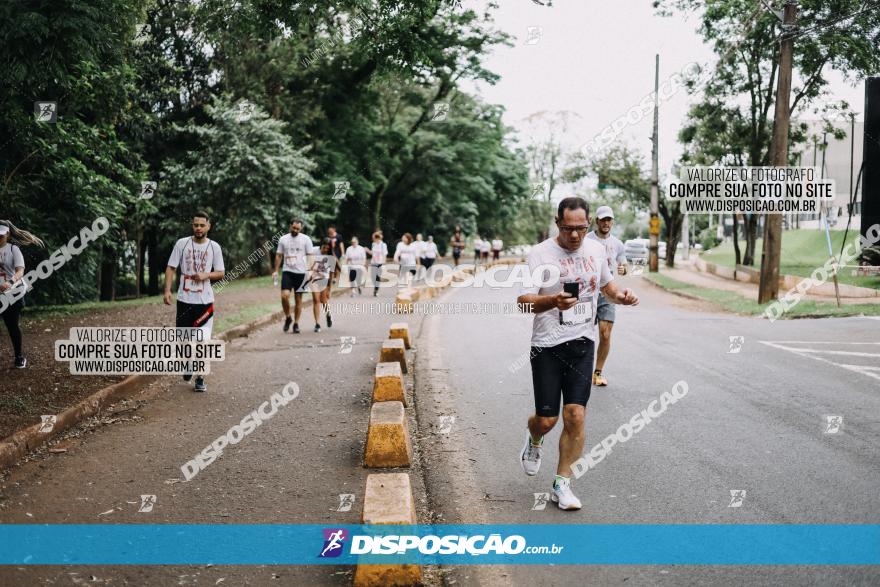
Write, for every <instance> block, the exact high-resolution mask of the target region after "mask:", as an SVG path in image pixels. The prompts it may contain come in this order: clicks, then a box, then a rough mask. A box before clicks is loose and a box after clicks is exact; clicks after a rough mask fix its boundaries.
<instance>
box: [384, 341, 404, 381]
mask: <svg viewBox="0 0 880 587" xmlns="http://www.w3.org/2000/svg"><path fill="white" fill-rule="evenodd" d="M405 348H406V346H405V345H404V342H403V341H402V340H400V339H399V338H389V339H388V340H383V341H382V350H381V351H380V352H379V362H380V363H390V362H397V363H400V370H401V371H402V372H404V373H406V351H405V350H404V349H405Z"/></svg>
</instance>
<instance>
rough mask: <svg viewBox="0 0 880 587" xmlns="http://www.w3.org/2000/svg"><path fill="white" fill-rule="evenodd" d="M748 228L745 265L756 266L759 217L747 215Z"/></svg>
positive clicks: (746, 224)
mask: <svg viewBox="0 0 880 587" xmlns="http://www.w3.org/2000/svg"><path fill="white" fill-rule="evenodd" d="M745 228H746V254H745V257H743V262H742V264H743V265H749V266H751V265H754V264H755V241H756V240H757V239H758V215H757V214H747V215H746V217H745Z"/></svg>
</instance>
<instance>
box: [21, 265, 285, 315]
mask: <svg viewBox="0 0 880 587" xmlns="http://www.w3.org/2000/svg"><path fill="white" fill-rule="evenodd" d="M261 287H266V288H268V287H272V277H271V276H270V275H266V276H263V277H254V278H249V279H245V278H241V279H236V280H233V281H231V282H229V283H228V285H226V286H225V287H224V288H223V289H222V290H221V291H220V292H218V293H217V296H218V297H221V296H224V295H226V294H227V293H233V292H237V291H247V290H251V289H258V288H261ZM175 291H176V290H175ZM161 303H162V296H161V295H159V296H145V297H142V298H136V299H130V300H117V301H113V302H82V303H79V304H58V305H51V306H26V307H25V309H24V313H25V315H26V316H27V317H28V318H30V319H31V320H37V321H42V320H52V319H55V318H59V317H66V316H72V315H75V314H81V313H83V312H93V311H96V310H97V311H100V310H107V309H110V308H124V307H130V306H142V305H144V304H161Z"/></svg>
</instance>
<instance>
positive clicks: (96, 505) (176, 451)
mask: <svg viewBox="0 0 880 587" xmlns="http://www.w3.org/2000/svg"><path fill="white" fill-rule="evenodd" d="M396 291H397V290H396V288H383V289H382V290H380V294H379V298H378V300H377V299H376V298H373V297H372V295H365V296H363V297H360V298H349V297H348V296H347V294H341V295H339V296H338V297H334V299H333V302H334V304H346V305H351V304H353V303H365V304H370V303H371V302H374V301H381V302H387V303H389V304H390V303H393V300H394V297H393V296H394V294H395V293H396ZM365 293H367V292H366V291H365ZM369 293H370V294H371V293H372V292H371V291H370V292H369ZM276 296H277V294H276ZM279 307H280V304H279ZM401 320H405V321H407V322H409V324H410V329H411V332H412V334H413V336H414V337H415V336H417V334H418V332H419V329H420V323H421V321H422V316H419V315H409V316H405V317H401V316H399V315H379V316H377V315H370V314H361V315H343V314H341V313H339V314H337V315H335V316H334V325H333V327H332V328H327V327H326V325H325V323H324V322H323V317H322V331H321V332H320V333H314V332H312V327H313V326H314V320H313V319H312V314H311V309H310V308H305V309H304V311H303V316H302V318H301V320H300V325H301V327H302V333H301V334H298V335H293V334H291V333H283V332H282V330H281V322H280V321H279V322H278V323H274V324H272V325H270V326H267V327H265V328H263V329H261V330H259V331H257V332H254V333H252V334H251V335H250V336H249V337H247V338H240V339H236V340H233V341H230V342H229V343H227V360H226V361H224V362H222V363H219V364H217V365H216V366H215V367H214V368H213V369H212V373H211V375H209V376H208V377H207V378H206V380H207V384H208V391H207V393H204V394H197V393H193V392H192V390H191V384H184V383H183V382H182V381H181V380H180V379H178V378H172V377H167V378H163V381H162V382H161V383H160V384H157V385H154V386H153V387H151V388H150V389H149V390H146V391H145V392H143V393H142V394H140V395H138V396H137V397H136V398H135V399H136V400H138V401H137V404H139V407H138V409H136V410H135V411H133V412H130V413H127V414H125V416H124V417H120V418H118V419H117V421H116V422H115V423H113V424H112V425H104V426H101V427H98V428H96V429H92V430H87V433H83V432H82V431H80V432H79V433H78V434H71V435H69V438H68V439H67V440H64V441H62V442H64V443H65V448H66V450H67V452H66V453H62V454H48V453H46V452H45V451H42V452H41V454H40V455H39V456H37V457H36V458H35V459H34V460H32V461H31V462H28V463H25V464H24V465H22V466H20V467H17V468H15V469H13V470H12V471H10V472H9V474H8V477H7V478H6V479H3V480H2V481H0V523H50V524H51V523H80V524H82V523H164V524H168V523H179V524H193V523H207V524H217V523H222V524H231V523H253V524H259V523H263V524H305V523H312V524H327V525H333V524H356V523H359V522H360V513H361V509H362V504H363V502H362V500H363V488H364V486H365V479H366V476H367V474H368V473H369V470H367V469H364V468H363V466H362V457H363V449H364V442H365V439H366V436H367V434H366V431H367V424H368V420H369V410H370V400H371V394H372V379H373V373H374V369H375V365H376V362H377V359H378V354H379V349H380V346H381V342H382V341H383V340H384V339H385V338H387V335H388V326H389V325H390V324H391V323H393V322H398V321H401ZM341 336H354V337H356V341H355V343H354V345H353V346H352V348H351V351H350V352H347V353H343V352H340V351H342V350H343V349H342V347H341V344H340V337H341ZM416 352H417V351H416ZM291 381H293V382H296V384H297V385H298V386H299V389H300V392H299V395H298V397H296V399H294V400H292V401H291V402H290V403H289V404H287V405H286V406H283V407H279V408H278V410H277V413H275V415H274V416H272V417H271V419H267V420H265V421H263V422H262V424H260V425H259V426H258V427H256V428H255V429H254V430H253V431H252V432H250V433H249V434H247V435H246V436H245V437H244V438H242V439H240V440H239V442H237V443H236V444H230V445H229V446H227V447H226V448H225V449H223V452H222V456H220V457H219V458H217V459H216V460H214V461H213V462H212V463H210V464H209V465H207V466H206V467H205V468H204V469H203V470H202V471H201V472H199V473H198V474H197V475H196V476H195V477H194V478H192V479H191V480H190V481H184V480H183V479H184V476H183V474H182V473H181V469H180V468H181V466H182V465H183V464H184V463H187V462H188V461H190V460H191V459H193V458H194V457H195V456H196V455H198V454H199V453H200V452H201V451H202V450H203V449H205V448H206V447H207V446H209V445H210V444H212V443H213V442H214V441H215V440H216V439H218V438H219V437H221V436H223V435H226V434H227V432H228V431H229V430H230V428H231V427H233V426H234V425H237V424H239V422H241V420H242V418H244V417H245V416H247V415H248V414H249V413H251V412H252V411H253V410H255V409H257V408H258V407H259V406H260V405H261V404H262V403H263V402H265V401H267V400H269V399H270V397H271V396H272V394H274V393H276V392H280V391H281V390H282V389H283V388H284V387H285V385H287V384H288V383H289V382H291ZM411 385H412V379H411V376H409V377H407V387H411ZM413 426H414V425H413ZM414 429H415V428H414ZM410 477H411V479H412V482H413V485H414V487H413V493H414V496H415V499H416V506H417V508H418V509H420V510H423V508H424V507H425V504H426V501H425V492H424V487H423V484H422V481H421V479H422V476H421V474H420V472H419V468H418V458H416V459H415V465H414V467H413V468H412V470H411V475H410ZM342 494H354V496H355V497H354V503H353V504H352V505H351V507H350V510H349V511H337V509H338V508H339V504H340V495H342ZM142 495H155V496H156V502H155V505H154V507H153V509H152V511H151V512H139V511H138V509H139V506H140V504H141V496H142ZM420 515H423V513H422V512H420ZM279 547H281V546H279ZM318 547H320V545H319V544H318V545H316V548H318ZM316 554H317V551H316ZM351 572H352V569H351V568H350V567H334V566H319V567H315V566H308V567H306V566H299V567H285V566H255V567H238V568H232V567H214V566H210V565H208V566H198V567H194V566H168V567H158V566H131V567H100V566H98V567H77V568H73V567H23V568H21V569H13V568H7V569H0V584H9V585H12V584H36V583H42V582H62V580H63V581H64V582H69V581H71V580H72V577H74V576H75V575H78V578H80V579H83V580H88V579H87V578H88V577H89V576H90V575H94V577H96V579H95V580H96V581H99V580H100V581H106V580H108V579H109V578H110V577H113V579H115V580H116V581H117V582H119V581H121V582H128V583H130V584H156V585H159V584H162V585H168V584H200V585H202V584H210V585H213V584H216V583H218V582H220V580H221V579H222V580H225V583H226V584H232V585H244V584H251V585H283V584H288V585H292V584H298V585H304V584H309V585H344V584H350V581H351Z"/></svg>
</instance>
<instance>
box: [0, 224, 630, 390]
mask: <svg viewBox="0 0 880 587" xmlns="http://www.w3.org/2000/svg"><path fill="white" fill-rule="evenodd" d="M597 216H598V218H597V229H596V233H595V234H591V235H590V237H591V238H595V239H597V240H599V241H600V242H602V243H604V244H605V245H606V247H608V251H607V259H608V261H609V268H610V269H611V270H612V272H615V270H617V272H619V273H620V274H624V273H625V267H626V263H625V257H623V251H622V249H623V246H622V244H620V241H618V240H617V239H615V238H614V237H611V236H610V228H611V219H612V218H613V215H612V214H611V212H610V208H607V207H602V208H600V209H599V214H598V215H597ZM190 220H191V228H192V235H191V236H187V237H184V238H181V239H179V240H178V241H177V242H176V243H175V245H174V247H173V249H172V252H171V256H170V257H169V259H168V262H167V265H166V270H165V283H164V286H165V287H164V296H163V301H164V303H165V304H168V305H171V304H172V301H173V297H172V292H171V289H172V285H173V283H174V279H175V277H176V276H177V274H178V272H179V273H180V276H179V279H178V288H177V299H176V313H175V325H176V326H177V327H186V328H201V329H203V330H205V331H206V334H207V337H206V338H208V339H210V338H211V334H212V326H213V322H214V290H213V287H212V282H216V281H218V280H221V279H223V277H224V275H225V266H224V261H223V251H222V249H221V247H220V245H219V244H218V243H217V242H216V241H212V240H211V239H210V238H209V237H208V234H209V232H210V230H211V220H210V218H209V216H208V214H207V213H205V212H196V213H194V214H193V215H192V217H191V219H190ZM303 226H304V223H303V221H302V220H300V219H298V218H293V219H291V221H290V225H289V232H288V234H285V235H284V236H282V237H281V238H280V239H279V241H278V246H277V249H276V255H275V260H274V272H273V280H274V282H275V285H276V286H278V285H280V290H281V307H282V310H283V312H284V324H283V331H284V332H288V331H290V330H291V327H292V332H293V333H295V334H296V333H299V332H300V325H299V322H300V318H301V315H302V308H303V302H302V297H303V294H304V293H305V292H307V291H308V292H309V293H310V294H311V296H312V315H313V318H314V322H315V325H314V331H315V332H320V331H321V314H322V313H323V314H324V320H325V323H326V325H327V327H328V328H330V327H332V326H333V317H332V315H331V313H330V305H329V303H328V302H329V300H330V293H331V289H332V287H333V285H334V283H338V282H339V278H340V275H341V272H342V271H343V270H347V271H348V281H349V283H350V285H349V288H350V294H349V295H350V296H352V297H354V296H359V295H363V290H364V288H365V287H366V284H367V283H368V280H367V276H368V275H369V283H371V284H372V286H373V296H378V295H379V287H380V285H379V284H380V282H382V281H384V279H383V274H382V271H383V266H384V265H385V264H386V263H387V262H388V259H389V256H390V257H391V259H392V260H393V262H394V263H396V264H397V265H398V266H399V268H400V272H399V283H400V285H402V286H404V287H406V286H409V285H410V284H411V283H412V281H413V279H414V278H415V276H416V275H418V270H419V268H420V267H422V268H424V270H425V271H427V270H428V269H430V268H431V266H432V265H433V264H434V263H435V262H436V260H437V258H438V257H439V256H440V252H439V250H438V247H437V244H436V243H435V242H434V237H433V236H431V235H428V237H427V239H425V238H424V237H423V236H422V234H416V235H415V238H413V236H412V234H410V233H408V232H407V233H404V234H403V235H402V237H401V240H400V241H399V242H398V243H397V244H396V246H395V249H394V254H393V255H390V254H389V249H388V245H387V244H386V243H385V240H384V235H383V234H382V231H381V230H377V231H375V232H374V233H373V234H372V241H371V243H370V244H369V247H365V246H363V245H361V243H360V241H359V239H358V238H357V237H356V236H355V237H352V238H351V239H350V241H349V244H348V246H347V247H346V245H345V244H344V242H343V241H344V239H343V236H342V235H341V234H339V232H338V231H337V229H336V227H335V226H333V225H331V226H329V227H328V229H327V235H326V236H325V237H323V238H322V239H321V241H320V244H319V245H316V244H315V242H314V241H313V240H312V238H311V237H310V236H308V235H306V234H304V233H303ZM472 243H473V248H474V261H475V263H476V264H486V263H489V262H490V257H489V255H490V253H491V255H492V257H491V259H492V260H498V259H499V258H500V257H501V252H502V250H503V248H504V242H503V241H502V240H501V239H500V238H498V237H495V238H492V239H491V240H488V239H483V238H481V237H480V235H476V236H475V237H474V238H473V241H472ZM21 246H36V247H44V244H43V242H42V241H41V240H40V239H39V238H37V237H36V236H34V235H32V234H31V233H29V232H27V231H24V230H21V229H18V228H16V227H15V226H14V225H13V224H12V223H11V222H9V221H8V220H0V295H7V297H8V294H7V293H6V292H8V291H11V290H12V289H13V288H14V287H18V288H19V289H20V288H21V287H20V286H23V285H24V284H23V283H22V278H23V275H24V271H25V263H24V256H23V255H22V252H21V249H20V247H21ZM466 247H467V241H466V239H465V236H464V233H463V231H462V228H461V226H456V227H455V229H454V232H453V235H452V237H451V238H450V240H449V249H450V251H451V253H452V260H453V263H454V265H455V266H458V265H459V263H460V260H461V256H462V253H463V252H464V250H465V248H466ZM279 277H280V284H279ZM291 294H292V295H293V298H294V303H293V307H292V308H291V303H290V297H291ZM24 303H25V302H24V296H23V295H21V296H18V297H17V301H16V302H15V303H10V304H8V305H7V306H6V307H5V309H4V311H3V312H2V317H3V322H4V323H5V325H6V329H7V331H8V333H9V336H10V338H11V341H12V347H13V353H14V365H15V367H16V368H25V367H26V366H27V359H26V358H25V356H24V351H23V340H22V338H23V337H22V331H21V328H20V318H21V310H22V308H23V306H24ZM597 318H598V320H597V321H598V322H599V331H600V344H599V351H598V361H597V365H596V370H595V372H594V374H593V383H594V384H595V385H605V384H607V382H606V381H605V379H604V377H603V376H602V370H601V369H602V364H603V363H604V360H605V358H606V357H607V352H608V346H609V344H610V335H611V324H612V323H613V320H614V314H613V309H612V308H611V307H610V304H607V303H606V301H605V300H604V299H602V298H600V300H599V311H598V316H597ZM192 378H193V375H185V376H184V379H185V380H186V381H189V380H191V379H192ZM194 389H195V391H205V390H206V389H207V387H206V385H205V381H204V378H203V377H202V376H201V375H198V374H195V384H194Z"/></svg>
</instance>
